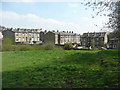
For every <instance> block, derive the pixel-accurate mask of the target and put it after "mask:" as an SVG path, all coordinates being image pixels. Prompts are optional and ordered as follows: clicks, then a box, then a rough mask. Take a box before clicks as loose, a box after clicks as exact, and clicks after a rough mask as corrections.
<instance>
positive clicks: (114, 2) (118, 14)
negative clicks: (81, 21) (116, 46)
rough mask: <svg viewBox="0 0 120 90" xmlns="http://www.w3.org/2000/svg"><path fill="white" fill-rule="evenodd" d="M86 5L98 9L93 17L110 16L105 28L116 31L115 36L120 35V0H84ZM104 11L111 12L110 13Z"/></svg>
mask: <svg viewBox="0 0 120 90" xmlns="http://www.w3.org/2000/svg"><path fill="white" fill-rule="evenodd" d="M84 1H85V3H83V4H84V5H85V6H88V7H91V8H92V9H93V11H95V10H98V11H97V12H96V14H95V15H94V16H92V18H95V16H97V15H100V16H102V15H104V16H109V22H106V23H105V26H103V28H108V29H111V30H113V31H114V34H115V36H116V35H117V37H120V30H119V29H120V1H119V0H84ZM104 11H108V12H110V13H109V14H106V13H104Z"/></svg>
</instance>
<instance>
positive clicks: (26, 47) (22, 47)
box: [14, 45, 35, 51]
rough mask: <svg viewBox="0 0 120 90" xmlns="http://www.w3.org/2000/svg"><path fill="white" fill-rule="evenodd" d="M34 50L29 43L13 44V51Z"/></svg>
mask: <svg viewBox="0 0 120 90" xmlns="http://www.w3.org/2000/svg"><path fill="white" fill-rule="evenodd" d="M31 50H35V48H34V47H33V46H31V45H16V46H14V51H31Z"/></svg>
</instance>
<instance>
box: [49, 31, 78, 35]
mask: <svg viewBox="0 0 120 90" xmlns="http://www.w3.org/2000/svg"><path fill="white" fill-rule="evenodd" d="M50 32H52V33H55V34H59V35H78V36H80V34H76V33H72V32H71V33H70V32H65V31H61V32H55V31H50Z"/></svg>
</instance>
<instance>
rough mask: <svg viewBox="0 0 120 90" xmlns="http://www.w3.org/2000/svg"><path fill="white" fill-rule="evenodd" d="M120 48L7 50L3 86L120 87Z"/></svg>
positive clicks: (4, 54) (4, 59)
mask: <svg viewBox="0 0 120 90" xmlns="http://www.w3.org/2000/svg"><path fill="white" fill-rule="evenodd" d="M118 60H119V57H118V51H117V50H105V51H80V50H43V51H42V50H40V51H16V52H3V61H2V65H3V88H105V87H106V88H118V87H120V86H119V85H120V82H119V81H118V80H120V77H119V76H120V75H119V74H120V73H119V72H120V71H119V70H120V69H119V66H120V62H119V61H118Z"/></svg>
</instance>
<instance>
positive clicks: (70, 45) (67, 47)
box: [64, 43, 72, 50]
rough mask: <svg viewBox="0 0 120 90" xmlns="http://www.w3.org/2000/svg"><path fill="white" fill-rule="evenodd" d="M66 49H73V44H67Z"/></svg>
mask: <svg viewBox="0 0 120 90" xmlns="http://www.w3.org/2000/svg"><path fill="white" fill-rule="evenodd" d="M64 49H66V50H70V49H72V43H66V44H65V45H64Z"/></svg>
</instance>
